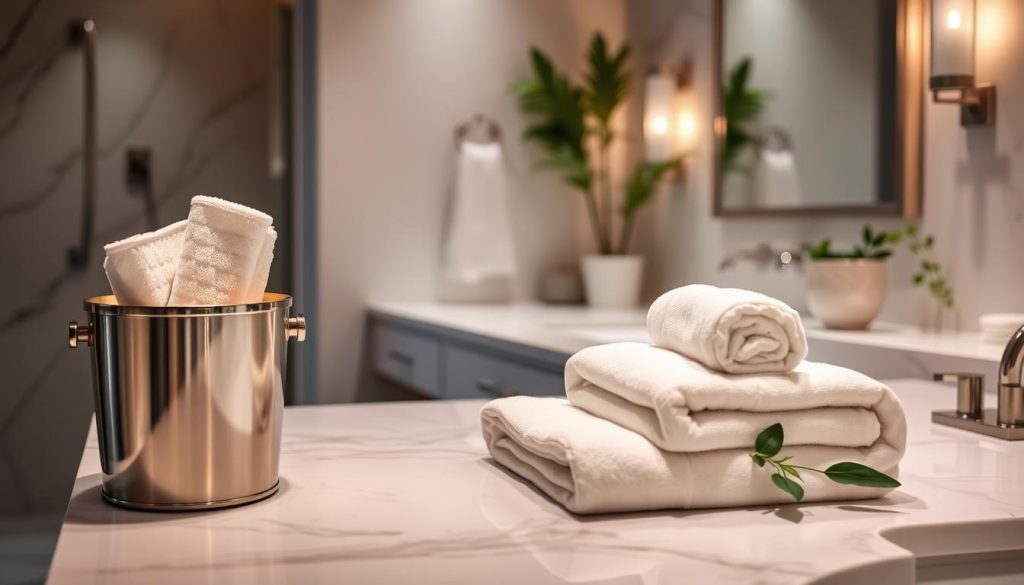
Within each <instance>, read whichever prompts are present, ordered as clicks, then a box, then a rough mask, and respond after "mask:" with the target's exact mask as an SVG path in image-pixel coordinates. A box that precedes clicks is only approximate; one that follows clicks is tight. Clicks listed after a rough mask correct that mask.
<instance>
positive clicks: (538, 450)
mask: <svg viewBox="0 0 1024 585" xmlns="http://www.w3.org/2000/svg"><path fill="white" fill-rule="evenodd" d="M481 423H482V427H483V434H484V440H485V441H486V443H487V447H488V449H489V450H490V452H491V454H492V455H493V456H494V458H495V460H497V461H498V462H499V463H501V464H502V465H504V466H505V467H508V468H509V469H511V470H512V471H513V472H515V473H517V474H518V475H520V476H522V477H523V478H525V479H526V480H528V481H530V482H531V483H532V484H534V485H535V486H537V488H538V489H540V490H541V491H543V492H544V493H545V494H547V495H548V496H550V497H551V498H552V499H554V500H555V501H556V502H558V503H560V504H561V505H563V506H565V507H566V508H567V509H569V510H570V511H572V512H576V513H579V514H595V513H608V512H637V511H643V510H659V509H668V508H683V509H686V508H716V507H727V506H751V505H762V504H780V503H786V502H792V498H791V497H790V496H789V495H788V494H786V493H784V492H782V491H780V490H779V489H777V488H776V487H775V486H774V484H773V483H772V481H771V479H770V478H769V475H770V474H768V473H766V472H765V470H764V469H762V468H759V467H757V466H756V465H754V463H753V461H752V460H751V458H750V456H749V452H750V450H751V449H750V448H749V447H748V448H746V449H719V450H715V451H705V452H701V453H673V452H668V451H663V450H661V449H658V448H657V447H655V446H654V445H653V444H652V443H651V442H650V441H648V440H647V439H646V438H644V437H643V436H642V435H640V434H638V433H635V432H633V431H631V430H629V429H626V428H623V427H621V426H619V425H617V424H615V423H613V422H610V421H607V420H604V419H602V418H598V417H595V416H592V415H590V414H588V413H586V412H584V411H583V410H580V409H578V408H576V407H574V406H572V405H570V404H569V403H568V402H567V401H565V400H563V399H558V398H532V397H525V396H519V397H513V398H503V399H499V400H494V401H491V402H489V403H488V404H486V405H485V406H484V408H483V410H482V411H481ZM895 432H896V433H900V432H902V431H901V430H896V431H895ZM898 442H899V443H900V444H902V440H900V441H898ZM751 446H752V442H751ZM901 452H902V449H899V448H897V446H894V445H890V444H889V443H887V442H883V441H879V442H876V443H875V444H874V445H872V446H871V447H868V448H852V447H821V446H811V445H802V446H799V445H798V446H793V447H789V446H787V447H786V448H785V454H786V455H793V456H794V458H795V460H796V461H799V462H800V464H801V465H806V466H810V467H815V468H817V469H825V468H827V467H829V466H830V465H832V464H834V463H837V462H839V461H847V460H849V461H857V462H860V463H863V464H865V465H868V466H870V467H873V468H874V469H877V470H879V471H882V472H883V473H887V474H889V475H895V474H896V465H897V463H898V462H899V459H900V455H899V454H900V453H901ZM803 482H804V483H803V485H804V487H805V488H806V497H805V499H804V501H825V500H856V499H864V498H876V497H881V496H882V495H885V494H886V493H887V492H889V491H890V490H889V489H883V488H864V487H858V486H851V485H842V484H837V483H833V482H831V481H829V480H827V479H825V478H824V477H823V476H821V475H820V474H816V473H807V474H804V478H803Z"/></svg>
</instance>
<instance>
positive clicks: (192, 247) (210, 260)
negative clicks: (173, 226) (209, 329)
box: [168, 195, 273, 306]
mask: <svg viewBox="0 0 1024 585" xmlns="http://www.w3.org/2000/svg"><path fill="white" fill-rule="evenodd" d="M272 221H273V220H272V218H271V217H270V216H269V215H267V214H265V213H263V212H260V211H257V210H255V209H252V208H249V207H246V206H244V205H240V204H238V203H232V202H231V201H225V200H223V199H218V198H216V197H206V196H203V195H198V196H196V197H193V198H192V207H191V209H190V210H189V213H188V226H187V227H186V228H185V242H184V244H183V245H182V249H181V259H180V260H179V262H178V273H177V275H175V277H174V284H173V286H172V287H171V297H170V299H169V300H168V304H169V305H171V306H189V305H231V304H240V303H245V302H248V294H249V286H250V285H251V284H252V282H253V280H254V278H255V275H256V269H257V264H258V263H259V258H260V253H261V252H262V251H263V246H264V243H265V242H266V239H267V228H269V227H270V224H271V222H272Z"/></svg>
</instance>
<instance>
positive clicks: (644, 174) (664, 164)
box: [622, 158, 680, 218]
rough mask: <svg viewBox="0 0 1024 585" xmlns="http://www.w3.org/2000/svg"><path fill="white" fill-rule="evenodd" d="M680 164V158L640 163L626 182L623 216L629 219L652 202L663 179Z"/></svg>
mask: <svg viewBox="0 0 1024 585" xmlns="http://www.w3.org/2000/svg"><path fill="white" fill-rule="evenodd" d="M679 162H680V161H679V159H678V158H673V159H670V160H666V161H661V162H655V163H648V162H641V163H638V164H637V165H636V167H635V168H634V169H633V174H632V175H630V177H629V180H628V181H627V182H626V199H625V201H623V203H622V215H624V216H625V217H626V218H629V217H631V216H632V215H633V214H634V213H636V211H637V210H638V209H640V208H641V207H643V206H644V205H645V204H646V203H647V202H648V201H650V199H651V196H652V195H654V191H655V188H656V187H657V186H658V183H659V182H660V181H661V179H662V177H664V176H665V173H667V172H668V171H670V170H672V169H674V168H676V167H678V166H679Z"/></svg>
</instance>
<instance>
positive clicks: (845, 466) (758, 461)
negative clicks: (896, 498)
mask: <svg viewBox="0 0 1024 585" xmlns="http://www.w3.org/2000/svg"><path fill="white" fill-rule="evenodd" d="M783 439H784V433H783V430H782V423H775V424H773V425H772V426H770V427H768V428H766V429H765V430H763V431H761V432H760V433H759V434H758V435H757V438H756V439H755V440H754V452H753V453H751V454H750V458H751V459H753V460H754V464H755V465H757V466H758V467H764V466H765V465H768V466H769V467H770V468H771V469H772V470H774V473H772V483H774V484H775V487H777V488H779V489H780V490H782V491H784V492H786V493H787V494H789V495H791V496H793V499H794V500H796V501H797V502H799V501H801V500H803V499H804V488H803V486H801V485H800V484H799V483H797V482H798V481H799V482H803V477H801V476H800V471H799V470H803V471H812V472H814V473H821V474H824V475H825V477H827V478H829V479H831V480H832V481H834V482H836V483H841V484H847V485H857V486H861V487H877V488H893V487H899V486H900V482H898V481H896V480H895V479H893V478H891V477H889V476H888V475H886V474H884V473H882V472H880V471H875V470H874V469H871V468H870V467H868V466H867V465H861V464H860V463H854V462H852V461H842V462H840V463H836V464H835V465H832V466H830V467H829V468H828V469H825V470H821V469H814V468H813V467H805V466H803V465H796V464H794V463H789V462H790V461H791V460H792V459H793V456H792V455H790V456H788V457H782V458H776V456H777V455H778V454H779V452H781V451H782V444H783ZM794 480H795V481H794Z"/></svg>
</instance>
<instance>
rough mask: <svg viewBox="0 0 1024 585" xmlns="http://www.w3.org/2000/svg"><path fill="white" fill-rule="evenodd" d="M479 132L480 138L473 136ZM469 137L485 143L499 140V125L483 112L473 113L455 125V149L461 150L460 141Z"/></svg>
mask: <svg viewBox="0 0 1024 585" xmlns="http://www.w3.org/2000/svg"><path fill="white" fill-rule="evenodd" d="M481 134H482V135H483V137H482V138H480V137H478V136H475V135H481ZM470 139H475V140H477V141H480V142H483V143H485V144H490V143H496V142H501V126H500V125H499V124H498V123H497V122H495V121H494V120H492V119H491V118H488V117H487V116H485V115H483V114H479V113H477V114H473V115H472V116H470V117H469V118H467V119H466V120H465V121H463V122H459V123H458V124H456V125H455V150H462V143H463V142H465V141H467V140H470Z"/></svg>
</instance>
